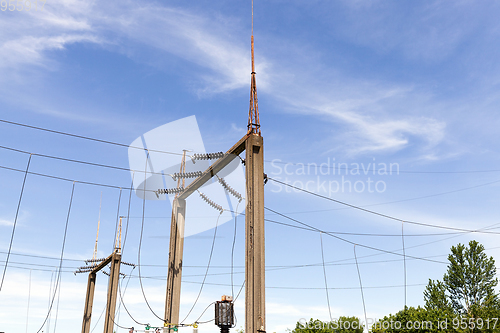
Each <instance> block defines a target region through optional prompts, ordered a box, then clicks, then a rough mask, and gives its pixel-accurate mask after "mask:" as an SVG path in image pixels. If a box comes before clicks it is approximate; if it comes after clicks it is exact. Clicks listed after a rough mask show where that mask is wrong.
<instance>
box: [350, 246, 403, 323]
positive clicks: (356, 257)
mask: <svg viewBox="0 0 500 333" xmlns="http://www.w3.org/2000/svg"><path fill="white" fill-rule="evenodd" d="M354 260H355V261H356V269H357V271H358V278H359V289H360V290H361V300H362V301H363V313H364V315H365V323H366V325H368V318H367V316H366V305H365V294H364V292H363V283H362V282H361V273H360V272H359V265H358V256H357V255H356V244H354ZM405 288H406V287H405ZM367 331H369V329H368V327H367Z"/></svg>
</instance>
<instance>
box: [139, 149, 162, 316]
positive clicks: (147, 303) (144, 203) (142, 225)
mask: <svg viewBox="0 0 500 333" xmlns="http://www.w3.org/2000/svg"><path fill="white" fill-rule="evenodd" d="M148 162H149V151H147V154H146V163H145V165H144V189H145V188H146V181H147V174H146V170H147V168H148ZM145 211H146V195H145V194H144V195H143V199H142V216H143V218H142V223H141V233H140V237H139V249H138V251H137V264H138V267H139V269H138V272H139V284H140V286H141V292H142V296H143V297H144V301H145V302H146V305H147V306H148V308H149V311H151V313H152V314H153V315H154V316H155V317H156V318H158V319H159V320H161V321H162V322H164V319H163V318H161V317H160V316H158V315H157V314H156V312H155V311H154V310H153V308H152V307H151V305H150V304H149V301H148V299H147V297H146V293H145V292H144V286H143V285H142V278H141V248H142V236H143V232H144V216H145Z"/></svg>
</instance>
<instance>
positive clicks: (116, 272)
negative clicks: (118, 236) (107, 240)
mask: <svg viewBox="0 0 500 333" xmlns="http://www.w3.org/2000/svg"><path fill="white" fill-rule="evenodd" d="M121 260H122V255H121V254H120V253H119V252H118V251H115V252H114V253H113V255H112V258H111V269H110V272H109V283H108V300H107V305H106V318H105V321H104V333H113V326H114V323H115V322H114V321H115V311H116V296H117V294H118V282H119V279H120V264H121Z"/></svg>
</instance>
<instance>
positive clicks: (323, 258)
mask: <svg viewBox="0 0 500 333" xmlns="http://www.w3.org/2000/svg"><path fill="white" fill-rule="evenodd" d="M322 234H323V233H322V232H320V233H319V243H320V245H321V261H322V262H323V277H324V278H325V291H326V303H327V304H328V314H329V315H330V321H333V318H332V309H331V308H330V296H329V295H328V281H327V278H326V267H325V253H324V251H323V236H322Z"/></svg>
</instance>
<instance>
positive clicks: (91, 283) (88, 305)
mask: <svg viewBox="0 0 500 333" xmlns="http://www.w3.org/2000/svg"><path fill="white" fill-rule="evenodd" d="M95 279H96V273H95V272H90V274H89V280H88V282H87V296H86V297H85V310H84V311H83V323H82V333H89V332H90V320H91V317H92V305H93V304H94V291H95Z"/></svg>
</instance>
